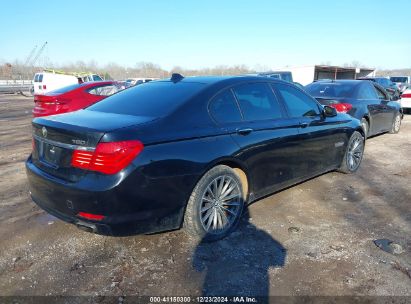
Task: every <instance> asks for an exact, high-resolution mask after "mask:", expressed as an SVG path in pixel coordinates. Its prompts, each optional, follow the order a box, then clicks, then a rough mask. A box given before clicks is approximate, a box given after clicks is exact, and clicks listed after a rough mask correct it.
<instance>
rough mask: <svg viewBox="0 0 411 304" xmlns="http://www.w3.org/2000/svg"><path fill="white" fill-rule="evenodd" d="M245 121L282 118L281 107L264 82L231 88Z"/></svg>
mask: <svg viewBox="0 0 411 304" xmlns="http://www.w3.org/2000/svg"><path fill="white" fill-rule="evenodd" d="M233 91H234V94H235V96H236V97H237V100H238V103H239V105H240V108H241V111H242V113H243V117H244V120H245V121H256V120H267V119H279V118H282V113H281V107H280V104H279V102H278V100H277V99H276V97H275V95H274V94H273V92H272V90H271V88H270V87H269V85H268V84H266V83H249V84H244V85H239V86H236V87H234V88H233Z"/></svg>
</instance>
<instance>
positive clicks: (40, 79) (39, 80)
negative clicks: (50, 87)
mask: <svg viewBox="0 0 411 304" xmlns="http://www.w3.org/2000/svg"><path fill="white" fill-rule="evenodd" d="M38 82H43V74H40V75H39V79H38Z"/></svg>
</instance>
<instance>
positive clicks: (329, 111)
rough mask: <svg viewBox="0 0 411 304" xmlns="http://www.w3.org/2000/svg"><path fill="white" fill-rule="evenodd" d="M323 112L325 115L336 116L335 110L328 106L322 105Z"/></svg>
mask: <svg viewBox="0 0 411 304" xmlns="http://www.w3.org/2000/svg"><path fill="white" fill-rule="evenodd" d="M323 114H324V116H325V117H334V116H337V110H336V109H335V108H333V107H330V106H324V107H323Z"/></svg>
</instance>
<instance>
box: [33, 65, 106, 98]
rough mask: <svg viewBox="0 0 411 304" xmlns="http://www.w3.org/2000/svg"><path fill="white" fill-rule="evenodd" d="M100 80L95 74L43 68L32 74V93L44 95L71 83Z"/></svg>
mask: <svg viewBox="0 0 411 304" xmlns="http://www.w3.org/2000/svg"><path fill="white" fill-rule="evenodd" d="M102 80H103V79H101V77H100V76H98V75H96V74H74V73H73V74H69V73H67V74H66V73H64V72H58V71H54V70H44V71H43V72H40V73H36V74H35V75H34V79H33V87H34V95H44V94H46V93H48V92H51V91H54V90H57V89H60V88H64V87H67V86H70V85H73V84H78V83H83V82H89V81H102Z"/></svg>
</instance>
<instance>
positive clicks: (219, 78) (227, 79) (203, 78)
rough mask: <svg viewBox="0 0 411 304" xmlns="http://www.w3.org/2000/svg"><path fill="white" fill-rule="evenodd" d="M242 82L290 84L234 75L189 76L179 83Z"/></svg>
mask: <svg viewBox="0 0 411 304" xmlns="http://www.w3.org/2000/svg"><path fill="white" fill-rule="evenodd" d="M158 81H160V82H172V80H171V79H170V78H168V79H160V80H156V82H158ZM237 81H238V82H240V81H272V82H281V83H288V82H285V81H283V80H280V79H274V78H272V79H271V78H267V77H261V76H252V75H234V76H188V77H184V78H182V79H181V80H179V81H176V82H181V83H190V82H191V83H203V84H210V85H211V84H217V83H220V82H237Z"/></svg>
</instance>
